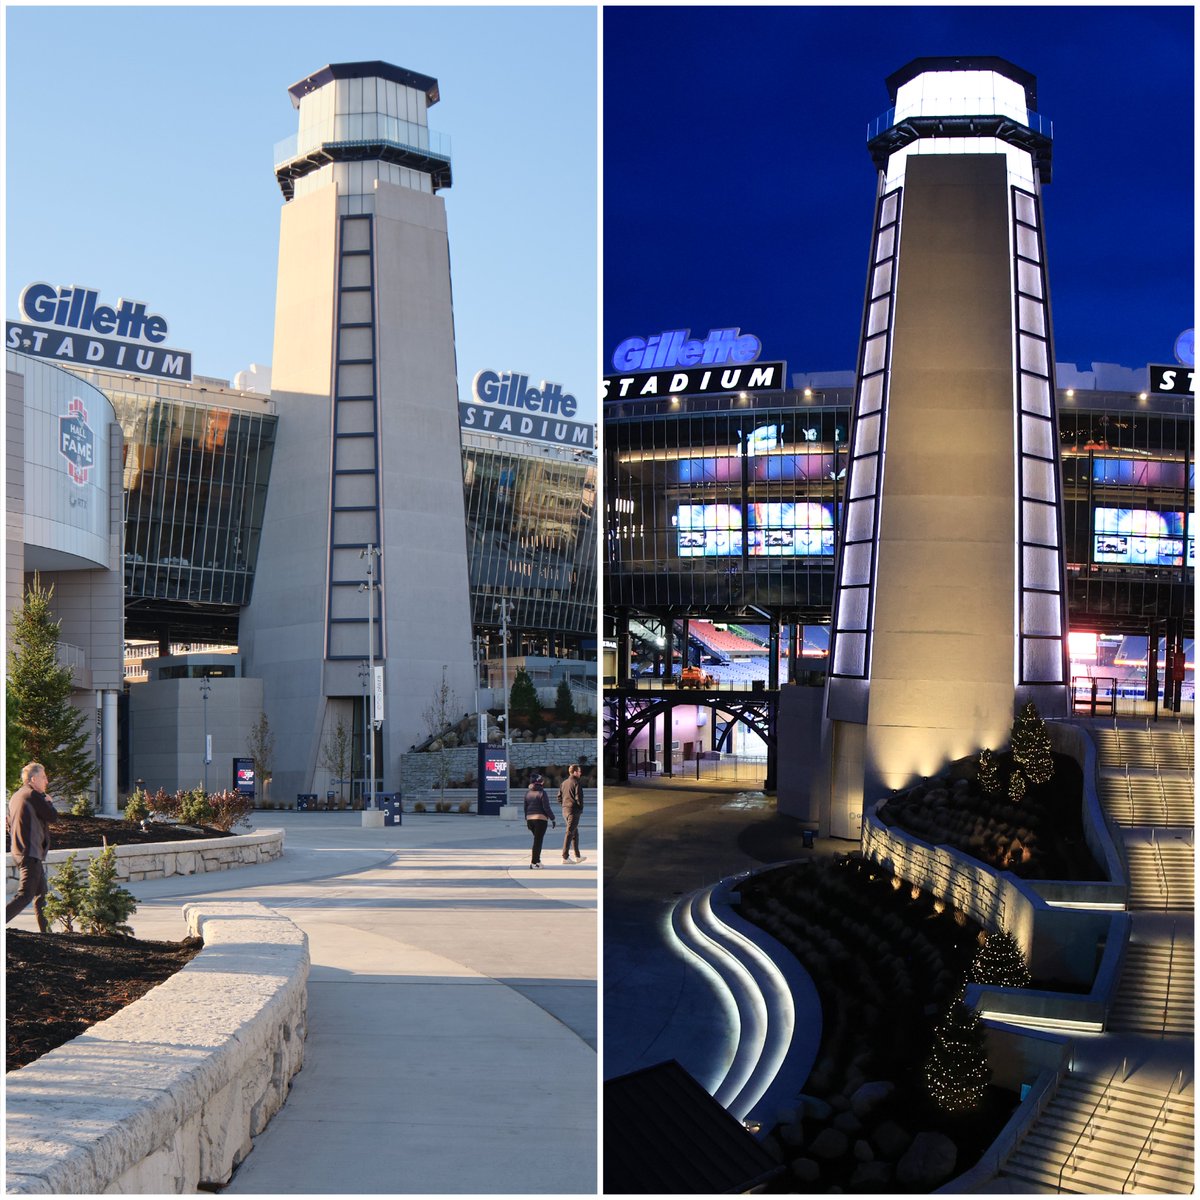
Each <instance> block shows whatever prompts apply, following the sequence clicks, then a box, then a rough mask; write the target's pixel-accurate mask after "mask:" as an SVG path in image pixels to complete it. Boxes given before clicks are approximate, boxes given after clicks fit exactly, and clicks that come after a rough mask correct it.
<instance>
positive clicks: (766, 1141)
mask: <svg viewBox="0 0 1200 1200" xmlns="http://www.w3.org/2000/svg"><path fill="white" fill-rule="evenodd" d="M758 1144H759V1145H760V1146H761V1147H762V1148H763V1149H764V1150H765V1151H766V1152H767V1153H768V1154H769V1155H770V1156H771V1157H772V1158H773V1159H774V1160H775V1161H776V1162H777V1163H781V1162H783V1161H784V1159H785V1157H786V1156H785V1155H784V1153H783V1147H782V1146H781V1145H780V1144H779V1139H778V1138H776V1137H775V1136H774V1134H770V1133H768V1134H767V1136H766V1137H765V1138H763V1139H762V1140H761V1141H760V1142H759V1143H758Z"/></svg>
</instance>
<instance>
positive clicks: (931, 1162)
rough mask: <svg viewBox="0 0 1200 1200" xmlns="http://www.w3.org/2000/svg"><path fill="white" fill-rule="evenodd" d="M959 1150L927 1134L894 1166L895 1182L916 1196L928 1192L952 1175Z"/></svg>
mask: <svg viewBox="0 0 1200 1200" xmlns="http://www.w3.org/2000/svg"><path fill="white" fill-rule="evenodd" d="M957 1161H958V1147H957V1146H955V1144H954V1143H953V1142H952V1141H951V1140H950V1139H949V1138H948V1137H947V1136H946V1135H945V1134H944V1133H935V1132H932V1131H930V1130H926V1131H924V1132H923V1133H918V1134H917V1136H916V1137H915V1138H913V1141H912V1145H911V1146H909V1148H908V1149H907V1150H906V1151H905V1153H904V1156H903V1157H902V1158H901V1159H900V1161H899V1162H898V1163H897V1164H896V1182H897V1183H900V1184H903V1185H904V1186H906V1187H908V1188H911V1189H912V1190H913V1191H918V1192H931V1191H933V1189H934V1188H935V1187H937V1186H938V1185H939V1184H942V1183H945V1182H946V1180H947V1179H949V1178H950V1176H951V1175H953V1174H954V1164H955V1163H956V1162H957Z"/></svg>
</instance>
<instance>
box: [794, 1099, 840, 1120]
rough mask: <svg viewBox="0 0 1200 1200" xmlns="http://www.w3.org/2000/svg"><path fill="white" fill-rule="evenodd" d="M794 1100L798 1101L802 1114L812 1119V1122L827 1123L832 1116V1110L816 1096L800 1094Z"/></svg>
mask: <svg viewBox="0 0 1200 1200" xmlns="http://www.w3.org/2000/svg"><path fill="white" fill-rule="evenodd" d="M796 1099H797V1100H799V1101H800V1108H801V1111H802V1112H803V1114H804V1115H805V1116H806V1117H812V1118H813V1120H814V1121H828V1120H829V1118H830V1117H832V1116H833V1109H832V1108H830V1107H829V1105H828V1104H827V1103H826V1102H825V1101H824V1100H822V1099H820V1098H819V1097H817V1096H806V1095H804V1094H803V1093H801V1094H800V1095H799V1096H797V1097H796Z"/></svg>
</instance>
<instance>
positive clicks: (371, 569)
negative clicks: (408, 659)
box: [358, 543, 381, 808]
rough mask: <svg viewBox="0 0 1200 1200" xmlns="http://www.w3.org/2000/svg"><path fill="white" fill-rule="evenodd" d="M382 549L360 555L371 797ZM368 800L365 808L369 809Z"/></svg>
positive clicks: (368, 549)
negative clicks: (377, 602) (364, 568)
mask: <svg viewBox="0 0 1200 1200" xmlns="http://www.w3.org/2000/svg"><path fill="white" fill-rule="evenodd" d="M380 553H381V551H380V549H379V547H378V546H376V545H375V544H374V543H372V544H371V545H369V546H368V547H367V548H366V549H365V550H363V551H361V552H360V553H359V557H360V558H365V559H366V560H367V579H366V582H365V583H360V584H359V585H358V590H359V591H360V592H366V593H367V669H368V671H369V672H370V696H371V722H370V725H371V727H370V729H369V730H368V731H367V738H368V741H367V772H368V775H369V778H370V787H371V791H370V795H371V796H372V797H374V795H375V590H376V589H377V588H378V587H379V584H378V582H377V581H376V579H375V561H376V559H378V558H379V556H380ZM368 807H369V804H368V802H367V800H366V799H364V800H363V808H368Z"/></svg>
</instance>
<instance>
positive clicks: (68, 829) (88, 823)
mask: <svg viewBox="0 0 1200 1200" xmlns="http://www.w3.org/2000/svg"><path fill="white" fill-rule="evenodd" d="M232 836H233V835H232V834H231V833H229V832H228V831H227V830H224V829H210V828H207V827H203V826H196V825H171V824H169V823H167V822H159V821H152V822H151V823H150V828H149V829H145V830H144V829H142V827H141V826H140V825H136V824H134V823H133V822H132V821H117V820H113V819H112V818H111V817H75V816H72V815H71V814H70V813H59V816H58V820H57V821H55V822H54V824H53V825H51V826H50V848H51V849H52V850H83V849H87V848H90V847H92V846H100V845H103V844H104V842H105V841H107V842H108V844H109V845H110V846H136V845H143V844H146V843H152V842H186V841H192V840H199V839H202V838H218V837H232ZM9 849H11V839H9V838H8V837H7V835H6V836H5V850H9Z"/></svg>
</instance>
